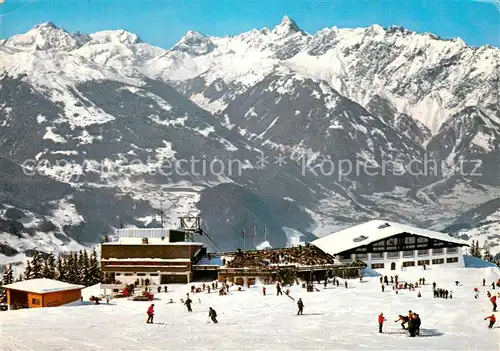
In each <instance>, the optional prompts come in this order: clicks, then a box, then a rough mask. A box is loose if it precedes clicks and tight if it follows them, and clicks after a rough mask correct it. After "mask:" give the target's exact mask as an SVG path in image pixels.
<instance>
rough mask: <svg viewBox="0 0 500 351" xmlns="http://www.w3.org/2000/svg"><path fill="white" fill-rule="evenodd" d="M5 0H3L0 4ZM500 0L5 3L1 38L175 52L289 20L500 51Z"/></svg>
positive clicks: (0, 10) (310, 28) (307, 26)
mask: <svg viewBox="0 0 500 351" xmlns="http://www.w3.org/2000/svg"><path fill="white" fill-rule="evenodd" d="M0 1H1V0H0ZM495 1H497V0H482V1H474V0H308V1H304V0H267V1H262V0H239V1H236V0H121V1H117V0H4V2H3V3H2V4H0V16H1V17H0V21H1V23H0V37H2V38H5V37H9V36H11V35H13V34H17V33H24V32H26V31H28V30H29V29H30V28H32V27H33V26H35V25H36V24H38V23H41V22H46V21H52V22H54V23H55V24H56V25H58V26H60V27H63V28H64V29H66V30H68V31H70V32H73V31H77V30H79V31H81V32H85V33H91V32H95V31H99V30H104V29H127V30H129V31H131V32H133V33H136V34H137V35H139V37H141V39H143V40H145V41H147V42H149V43H151V44H154V45H158V46H161V47H164V48H170V47H171V46H172V45H173V44H175V42H177V41H178V40H179V39H180V38H181V37H182V35H184V33H185V32H186V31H188V30H190V29H191V30H198V31H200V32H202V33H205V34H208V35H217V36H222V35H231V34H238V33H241V32H244V31H248V30H250V29H252V28H263V27H269V28H272V27H274V26H275V25H277V24H278V23H279V22H280V20H281V18H282V17H283V16H284V15H288V16H290V17H291V18H292V19H294V20H295V22H296V23H297V24H298V25H299V26H300V27H301V28H302V29H304V30H305V31H307V32H309V33H315V32H316V31H317V30H319V29H322V28H324V27H331V26H334V25H335V26H337V27H365V26H369V25H371V24H374V23H377V24H380V25H382V26H390V25H401V26H404V27H406V28H408V29H411V30H415V31H418V32H432V33H435V34H437V35H439V36H441V37H444V38H455V37H460V38H462V39H463V40H464V41H465V42H467V43H468V44H470V45H474V46H479V45H486V44H490V45H493V46H496V47H500V6H498V7H495V5H494V4H493V3H494V2H495Z"/></svg>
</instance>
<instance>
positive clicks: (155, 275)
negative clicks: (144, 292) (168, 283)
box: [149, 273, 158, 277]
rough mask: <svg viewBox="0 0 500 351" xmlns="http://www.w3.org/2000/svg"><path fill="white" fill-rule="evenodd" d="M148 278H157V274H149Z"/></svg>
mask: <svg viewBox="0 0 500 351" xmlns="http://www.w3.org/2000/svg"><path fill="white" fill-rule="evenodd" d="M149 276H150V277H157V276H158V273H151V274H150V275H149Z"/></svg>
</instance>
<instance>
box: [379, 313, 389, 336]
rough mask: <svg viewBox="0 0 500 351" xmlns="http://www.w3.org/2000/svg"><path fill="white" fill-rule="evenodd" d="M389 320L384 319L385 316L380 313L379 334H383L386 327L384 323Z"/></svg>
mask: <svg viewBox="0 0 500 351" xmlns="http://www.w3.org/2000/svg"><path fill="white" fill-rule="evenodd" d="M386 320H387V319H385V318H384V314H383V313H382V312H380V314H379V315H378V332H379V333H382V327H383V326H384V321H386Z"/></svg>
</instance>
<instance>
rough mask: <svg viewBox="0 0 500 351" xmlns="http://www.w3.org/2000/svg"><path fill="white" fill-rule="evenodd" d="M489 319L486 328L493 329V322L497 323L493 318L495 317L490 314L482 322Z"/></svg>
mask: <svg viewBox="0 0 500 351" xmlns="http://www.w3.org/2000/svg"><path fill="white" fill-rule="evenodd" d="M487 319H489V320H490V324H489V325H488V328H490V329H491V328H493V324H495V322H496V321H497V320H496V318H495V315H494V314H493V313H492V314H491V316H489V317H486V318H485V319H484V320H487Z"/></svg>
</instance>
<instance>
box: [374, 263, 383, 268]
mask: <svg viewBox="0 0 500 351" xmlns="http://www.w3.org/2000/svg"><path fill="white" fill-rule="evenodd" d="M372 269H384V264H383V263H372Z"/></svg>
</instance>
